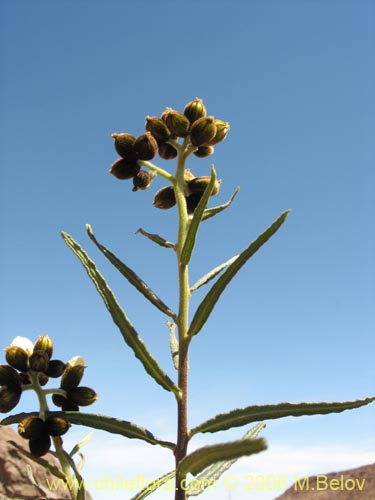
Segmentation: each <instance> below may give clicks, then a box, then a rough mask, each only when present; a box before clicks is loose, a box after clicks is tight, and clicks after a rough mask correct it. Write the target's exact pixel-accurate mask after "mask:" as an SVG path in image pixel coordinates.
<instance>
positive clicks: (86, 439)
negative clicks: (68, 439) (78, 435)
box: [69, 431, 94, 457]
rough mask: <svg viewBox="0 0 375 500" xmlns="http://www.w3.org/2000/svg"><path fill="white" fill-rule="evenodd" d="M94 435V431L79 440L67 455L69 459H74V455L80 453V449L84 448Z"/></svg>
mask: <svg viewBox="0 0 375 500" xmlns="http://www.w3.org/2000/svg"><path fill="white" fill-rule="evenodd" d="M93 435H94V431H91V432H89V433H88V434H87V436H85V437H84V438H83V439H81V441H79V442H78V443H77V444H76V445H75V446H73V448H72V450H71V452H70V453H69V455H70V456H71V457H74V455H75V454H76V453H78V452H79V451H80V449H81V448H82V447H83V446H85V444H86V443H88V442H89V441H90V439H91V438H92V436H93Z"/></svg>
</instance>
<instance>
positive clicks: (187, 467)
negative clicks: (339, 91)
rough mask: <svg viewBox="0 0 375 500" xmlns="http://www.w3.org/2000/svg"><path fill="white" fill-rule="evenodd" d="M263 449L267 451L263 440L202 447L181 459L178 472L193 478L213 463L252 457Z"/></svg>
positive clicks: (246, 440)
mask: <svg viewBox="0 0 375 500" xmlns="http://www.w3.org/2000/svg"><path fill="white" fill-rule="evenodd" d="M265 449H267V443H266V440H265V439H263V438H260V439H245V440H238V441H231V442H228V443H221V444H214V445H211V446H204V447H203V448H199V449H198V450H195V451H193V452H192V453H190V454H189V455H187V456H186V457H185V458H183V459H182V460H181V462H180V463H179V465H178V470H179V471H180V473H181V474H182V475H186V474H188V473H189V472H190V473H191V474H193V476H196V475H197V474H199V472H201V471H203V470H204V469H206V468H207V467H208V466H210V465H212V464H214V463H217V462H223V461H229V460H237V459H238V458H240V457H244V456H248V455H253V454H254V453H259V452H261V451H264V450H265Z"/></svg>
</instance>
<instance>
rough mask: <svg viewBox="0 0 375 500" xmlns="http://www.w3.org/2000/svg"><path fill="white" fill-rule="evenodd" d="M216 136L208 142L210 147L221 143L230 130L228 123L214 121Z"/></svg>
mask: <svg viewBox="0 0 375 500" xmlns="http://www.w3.org/2000/svg"><path fill="white" fill-rule="evenodd" d="M215 125H216V134H215V137H214V138H213V139H212V140H211V141H210V146H213V145H214V144H217V143H218V142H221V141H223V140H224V139H225V138H226V136H227V135H228V132H229V130H230V125H229V123H228V122H223V121H222V120H215Z"/></svg>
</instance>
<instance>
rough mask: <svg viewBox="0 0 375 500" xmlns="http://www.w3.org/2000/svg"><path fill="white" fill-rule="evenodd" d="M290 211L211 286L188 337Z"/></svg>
mask: <svg viewBox="0 0 375 500" xmlns="http://www.w3.org/2000/svg"><path fill="white" fill-rule="evenodd" d="M289 212H290V210H286V211H285V212H283V213H282V214H281V215H280V217H279V218H278V219H277V220H276V221H275V222H274V223H273V224H271V226H270V227H269V228H268V229H267V230H266V231H265V232H264V233H262V234H261V235H260V236H258V238H257V239H256V240H255V241H253V242H252V243H251V244H250V245H249V246H248V247H247V248H246V249H245V250H244V251H243V252H242V253H241V254H240V255H239V256H238V257H237V259H236V260H235V261H234V262H233V263H232V264H231V265H230V266H229V267H228V268H227V270H226V271H225V272H224V273H223V274H222V275H221V276H220V278H219V279H218V280H217V281H216V282H215V283H214V284H213V286H212V287H211V289H210V290H209V292H208V293H207V295H206V296H205V298H204V299H203V301H202V302H201V303H200V305H199V307H198V309H197V310H196V312H195V315H194V317H193V320H192V322H191V325H190V328H189V331H188V335H189V336H191V337H192V336H193V335H196V334H197V333H198V332H199V331H200V330H201V328H202V326H203V325H204V324H205V322H206V321H207V319H208V317H209V315H210V314H211V312H212V310H213V308H214V307H215V305H216V302H217V301H218V300H219V297H220V295H221V294H222V292H223V291H224V289H225V287H226V286H227V285H228V283H229V282H230V281H231V279H232V278H233V277H234V276H235V275H236V274H237V272H238V271H239V270H240V269H241V267H242V266H243V265H244V264H246V262H247V261H248V260H249V259H250V257H252V256H253V255H254V254H255V252H257V251H258V250H259V248H260V247H261V246H262V245H264V243H266V242H267V241H268V240H269V239H270V238H271V236H272V235H273V234H275V233H276V231H277V230H278V229H279V228H280V226H281V225H282V224H283V223H284V221H285V219H286V218H287V216H288V214H289Z"/></svg>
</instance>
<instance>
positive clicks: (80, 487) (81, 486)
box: [62, 450, 86, 500]
mask: <svg viewBox="0 0 375 500" xmlns="http://www.w3.org/2000/svg"><path fill="white" fill-rule="evenodd" d="M62 453H63V455H64V457H65V460H66V461H67V462H68V463H69V465H70V467H71V469H72V470H73V472H74V475H75V477H76V486H77V500H85V498H86V489H85V481H84V480H83V477H82V476H81V474H80V473H79V470H78V467H77V466H76V463H75V462H74V460H73V458H72V457H71V456H70V455H69V453H67V452H66V451H65V450H62Z"/></svg>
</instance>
